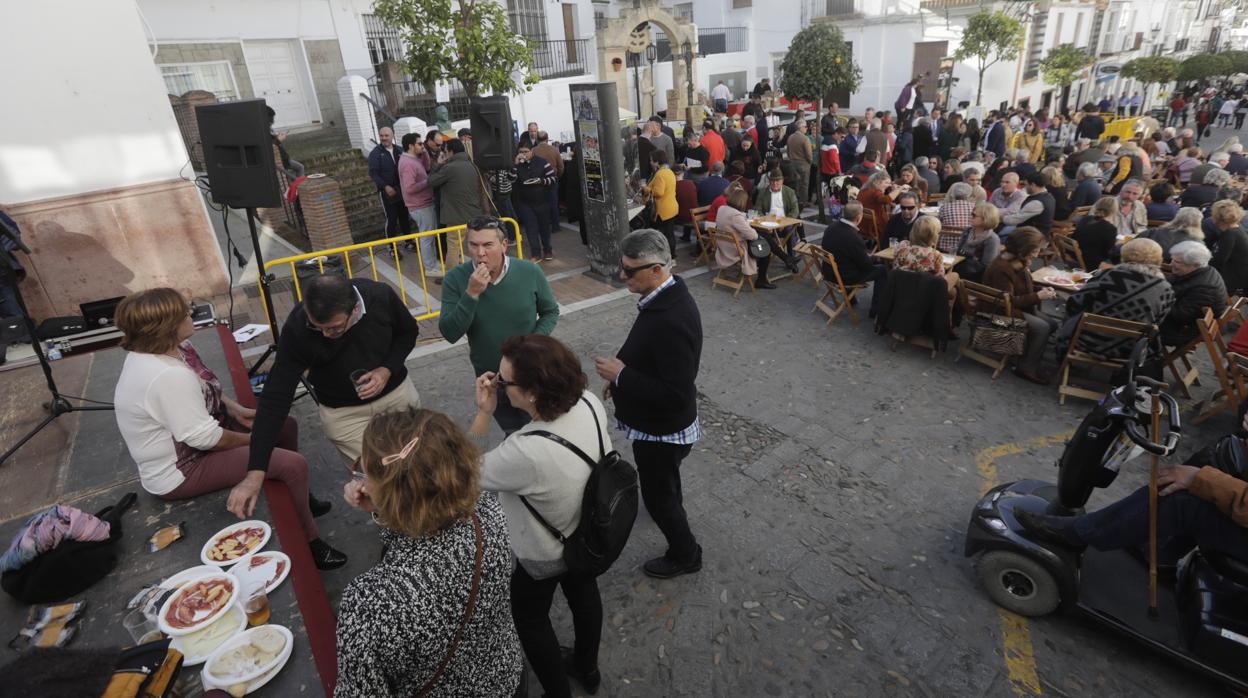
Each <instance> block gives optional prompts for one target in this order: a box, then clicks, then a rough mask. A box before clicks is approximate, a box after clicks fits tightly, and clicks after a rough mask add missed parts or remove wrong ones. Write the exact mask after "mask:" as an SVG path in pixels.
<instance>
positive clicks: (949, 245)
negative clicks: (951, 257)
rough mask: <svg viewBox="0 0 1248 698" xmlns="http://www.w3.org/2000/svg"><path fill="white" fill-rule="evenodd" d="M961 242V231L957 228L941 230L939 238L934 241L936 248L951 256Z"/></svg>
mask: <svg viewBox="0 0 1248 698" xmlns="http://www.w3.org/2000/svg"><path fill="white" fill-rule="evenodd" d="M961 241H962V231H961V230H958V229H957V228H941V229H940V238H939V239H938V240H937V241H936V248H937V249H939V250H940V251H941V252H944V253H945V254H953V253H954V252H956V251H957V249H958V243H959V242H961Z"/></svg>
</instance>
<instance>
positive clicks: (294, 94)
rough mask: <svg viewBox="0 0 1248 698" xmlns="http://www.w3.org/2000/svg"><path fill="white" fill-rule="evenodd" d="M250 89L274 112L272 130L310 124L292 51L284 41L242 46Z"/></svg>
mask: <svg viewBox="0 0 1248 698" xmlns="http://www.w3.org/2000/svg"><path fill="white" fill-rule="evenodd" d="M243 52H244V53H245V54H246V57H247V70H248V72H249V73H251V89H252V91H253V92H254V94H255V96H256V97H257V98H260V99H263V100H264V101H265V102H266V103H268V105H269V106H270V107H272V108H273V111H275V112H277V116H276V117H275V120H274V124H273V125H274V127H276V128H282V127H285V126H301V125H303V124H306V123H309V122H310V121H312V116H311V110H309V109H308V100H307V97H305V96H304V90H303V81H302V80H300V79H299V69H298V64H297V63H296V62H295V52H294V50H293V47H292V46H291V44H290V42H288V41H248V42H246V43H244V44H243Z"/></svg>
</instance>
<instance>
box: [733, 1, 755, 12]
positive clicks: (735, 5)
mask: <svg viewBox="0 0 1248 698" xmlns="http://www.w3.org/2000/svg"><path fill="white" fill-rule="evenodd" d="M753 5H754V0H732V9H734V10H736V9H740V8H742V7H752V6H753Z"/></svg>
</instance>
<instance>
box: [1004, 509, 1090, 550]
mask: <svg viewBox="0 0 1248 698" xmlns="http://www.w3.org/2000/svg"><path fill="white" fill-rule="evenodd" d="M1014 516H1015V518H1017V519H1018V522H1019V523H1020V524H1022V525H1023V530H1024V531H1026V532H1027V533H1030V534H1032V535H1033V536H1035V537H1036V538H1039V539H1041V540H1046V541H1049V542H1052V543H1060V544H1062V545H1069V546H1071V547H1074V548H1083V547H1085V546H1086V545H1087V544H1086V543H1084V542H1083V541H1082V540H1080V538H1079V534H1078V533H1076V532H1075V518H1074V517H1073V516H1049V515H1047V514H1036V513H1033V512H1030V511H1018V512H1015V514H1014Z"/></svg>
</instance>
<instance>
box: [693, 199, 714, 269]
mask: <svg viewBox="0 0 1248 698" xmlns="http://www.w3.org/2000/svg"><path fill="white" fill-rule="evenodd" d="M709 210H711V207H710V206H699V207H697V208H691V209H689V217H690V218H692V219H693V234H694V236H695V237H696V238H697V240H698V249H699V250H700V252H699V253H698V258H697V260H696V261H697V262H701V263H703V264H706V265H710V263H711V234H710V231H709V230H708V229H707V227H706V212H707V211H709Z"/></svg>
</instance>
